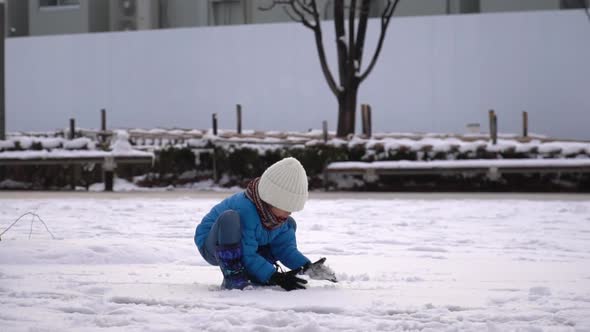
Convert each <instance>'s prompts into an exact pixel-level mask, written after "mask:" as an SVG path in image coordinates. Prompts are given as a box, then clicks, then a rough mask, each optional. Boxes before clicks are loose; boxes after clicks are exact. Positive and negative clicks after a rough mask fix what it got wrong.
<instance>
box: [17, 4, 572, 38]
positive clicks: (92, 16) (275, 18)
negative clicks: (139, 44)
mask: <svg viewBox="0 0 590 332" xmlns="http://www.w3.org/2000/svg"><path fill="white" fill-rule="evenodd" d="M136 1H137V3H138V6H139V5H141V6H142V7H146V6H145V5H146V2H150V6H151V7H153V9H151V10H150V12H152V13H153V14H154V15H156V16H157V17H156V18H155V19H154V18H150V22H149V24H143V26H140V27H139V28H138V29H139V30H142V29H156V28H179V27H196V26H213V25H234V24H244V23H246V24H250V23H255V24H259V23H279V22H291V21H292V20H291V18H290V17H289V16H288V15H287V14H286V13H285V11H284V10H283V7H284V6H281V5H277V6H275V7H274V8H273V9H272V10H267V11H261V10H259V7H261V6H268V4H270V3H271V0H264V1H261V0H198V1H196V0H136ZM580 1H584V0H436V1H433V0H411V1H405V0H404V1H401V2H400V4H399V6H398V8H397V10H396V13H395V15H396V16H425V15H445V14H460V13H477V12H481V13H493V12H507V11H525V10H529V11H530V10H555V9H559V8H567V7H568V6H566V5H564V3H566V2H567V3H577V2H580ZM333 2H334V0H317V6H318V11H319V12H320V17H321V18H322V19H332V18H333V12H332V8H333ZM386 2H387V0H375V1H374V3H373V8H372V11H371V17H379V16H380V14H381V12H382V9H383V8H384V6H385V4H386ZM9 3H11V4H12V7H13V8H14V11H15V12H14V13H12V12H10V15H11V22H13V23H11V24H13V25H14V26H15V30H16V32H15V33H16V34H15V36H16V35H19V36H23V35H27V34H30V35H47V34H67V33H81V32H97V31H109V30H110V31H119V30H121V29H119V28H118V27H117V26H118V25H117V24H116V22H115V21H116V20H118V18H117V17H116V15H115V14H113V13H114V11H113V8H114V7H116V6H117V4H118V0H81V6H80V8H79V9H63V10H39V6H38V0H9ZM27 4H28V7H29V8H28V14H27V15H25V14H17V13H16V12H18V13H24V12H23V11H22V8H23V7H24V6H25V5H27ZM569 6H571V4H570V5H569ZM109 7H111V9H110V11H109V9H108V8H109ZM9 11H10V6H9ZM26 16H28V17H26ZM27 20H28V22H27ZM25 26H26V29H25V28H24V27H25Z"/></svg>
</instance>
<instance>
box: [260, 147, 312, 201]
mask: <svg viewBox="0 0 590 332" xmlns="http://www.w3.org/2000/svg"><path fill="white" fill-rule="evenodd" d="M258 193H259V195H260V198H261V199H262V200H263V201H265V202H266V203H268V204H270V205H272V206H274V207H276V208H279V209H281V210H284V211H288V212H293V211H300V210H303V206H304V205H305V201H306V200H307V196H308V194H307V174H306V173H305V169H304V168H303V166H301V163H300V162H299V161H298V160H297V159H295V158H285V159H283V160H280V161H278V162H276V163H274V164H273V165H271V166H270V167H269V168H267V169H266V171H264V173H262V176H261V177H260V182H259V183H258Z"/></svg>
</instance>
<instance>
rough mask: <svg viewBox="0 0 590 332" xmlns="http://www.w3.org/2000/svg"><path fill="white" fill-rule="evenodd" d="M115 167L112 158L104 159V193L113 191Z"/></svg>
mask: <svg viewBox="0 0 590 332" xmlns="http://www.w3.org/2000/svg"><path fill="white" fill-rule="evenodd" d="M116 166H117V164H116V163H115V159H114V158H113V157H105V159H104V162H103V163H102V172H103V173H102V174H103V179H104V191H113V183H114V178H115V168H116Z"/></svg>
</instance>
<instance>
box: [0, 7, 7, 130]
mask: <svg viewBox="0 0 590 332" xmlns="http://www.w3.org/2000/svg"><path fill="white" fill-rule="evenodd" d="M4 6H5V4H4V1H2V2H0V140H5V139H6V117H5V110H6V104H5V95H4V77H5V73H4V38H5V35H6V31H5V29H6V16H5V13H4V8H5V7H4Z"/></svg>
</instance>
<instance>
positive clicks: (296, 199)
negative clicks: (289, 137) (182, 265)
mask: <svg viewBox="0 0 590 332" xmlns="http://www.w3.org/2000/svg"><path fill="white" fill-rule="evenodd" d="M307 197H308V192H307V175H306V173H305V169H304V168H303V166H301V163H299V161H298V160H297V159H295V158H285V159H283V160H280V161H278V162H276V163H275V164H273V165H272V166H270V167H269V168H268V169H267V170H266V171H264V173H263V174H262V176H261V177H259V178H256V179H254V180H252V181H251V182H250V183H249V184H248V187H247V189H246V191H244V192H240V193H237V194H234V195H232V196H230V197H228V198H226V199H224V200H223V201H221V202H220V203H219V204H217V205H215V206H214V207H213V208H212V209H211V211H210V212H209V213H208V214H207V215H206V216H205V217H204V218H203V220H202V221H201V223H200V224H199V225H198V226H197V229H196V232H195V244H196V245H197V248H198V249H199V253H200V254H201V256H203V258H204V259H205V260H206V261H207V262H208V263H209V264H211V265H219V267H220V268H221V272H222V273H223V283H222V284H221V286H222V288H226V289H244V288H245V287H246V286H248V285H249V284H250V283H249V281H252V282H254V283H257V284H262V285H278V286H280V287H282V288H283V289H285V290H287V291H290V290H294V289H305V286H304V284H306V283H307V281H306V280H305V279H301V278H299V277H298V276H297V274H302V273H305V274H307V275H308V276H309V277H310V278H312V279H325V280H330V281H333V282H336V278H335V275H334V272H332V271H331V270H330V269H329V268H328V267H327V266H325V265H324V264H323V263H324V261H325V258H323V259H320V260H319V261H317V262H315V263H313V264H312V263H311V261H310V260H309V259H308V258H307V257H305V256H304V255H303V254H302V253H301V252H299V250H298V249H297V243H296V238H295V231H296V230H297V224H296V223H295V220H294V219H293V218H292V217H290V215H291V213H292V212H294V211H300V210H302V209H303V206H304V205H305V201H306V200H307ZM277 261H280V262H281V263H282V264H283V265H285V266H286V267H288V268H289V269H291V271H289V272H279V271H278V270H277V267H278V265H277Z"/></svg>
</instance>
